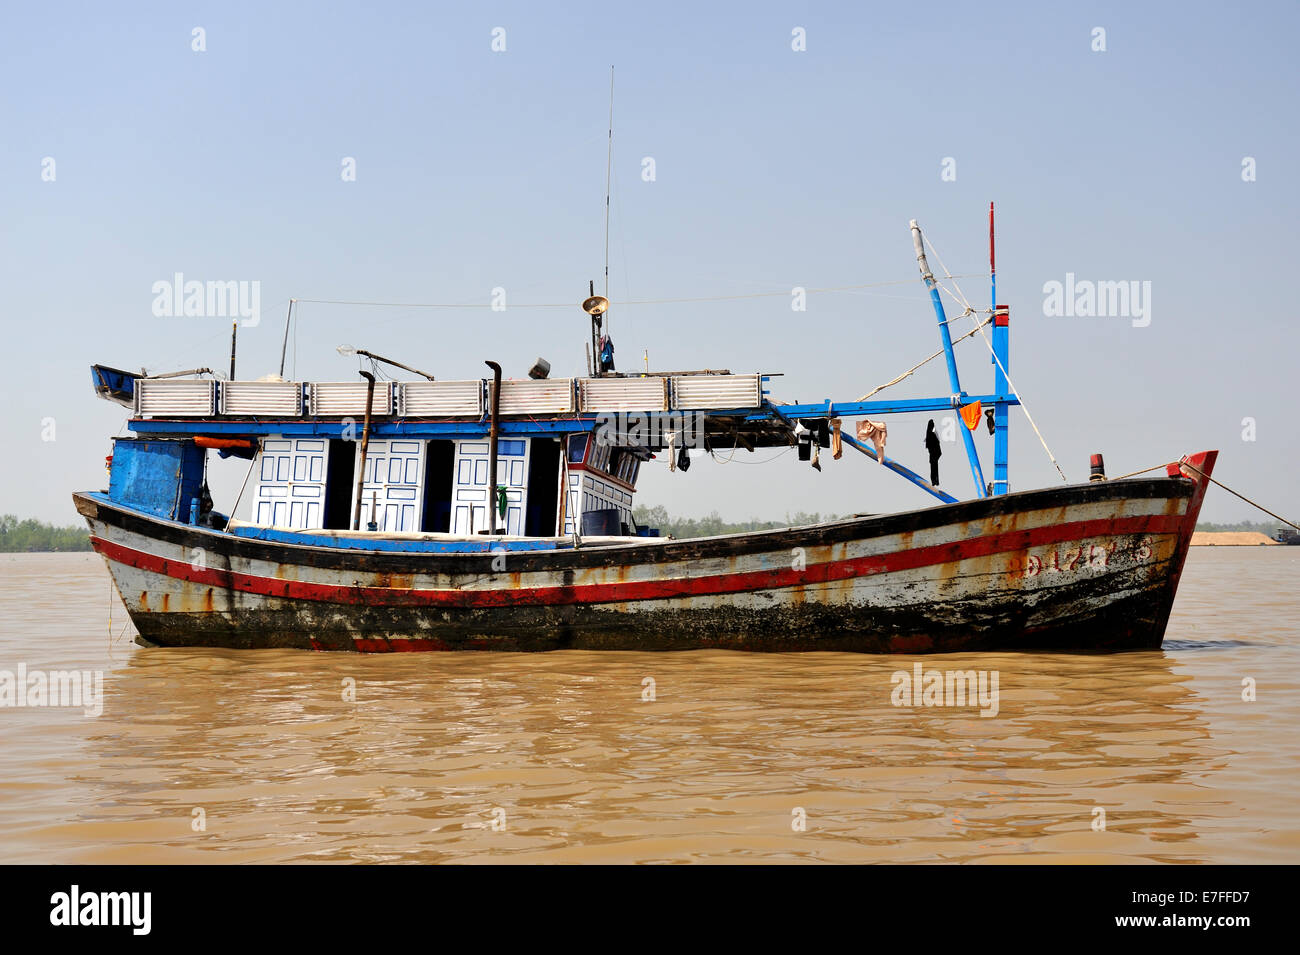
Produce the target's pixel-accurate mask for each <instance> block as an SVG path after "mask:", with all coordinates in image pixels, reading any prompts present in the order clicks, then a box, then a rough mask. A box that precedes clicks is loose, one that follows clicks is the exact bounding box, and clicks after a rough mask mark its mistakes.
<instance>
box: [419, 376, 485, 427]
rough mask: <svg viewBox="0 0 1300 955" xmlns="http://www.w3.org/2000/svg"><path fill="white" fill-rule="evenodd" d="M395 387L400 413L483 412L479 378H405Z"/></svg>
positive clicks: (445, 414)
mask: <svg viewBox="0 0 1300 955" xmlns="http://www.w3.org/2000/svg"><path fill="white" fill-rule="evenodd" d="M398 388H399V394H400V400H399V405H398V406H399V407H400V408H401V412H402V414H404V415H413V416H417V417H421V416H427V417H432V418H440V417H457V416H470V417H475V418H477V417H478V416H479V415H481V414H482V413H483V382H482V380H480V379H475V380H473V381H405V382H402V383H401V384H400V385H398ZM503 397H504V395H503Z"/></svg>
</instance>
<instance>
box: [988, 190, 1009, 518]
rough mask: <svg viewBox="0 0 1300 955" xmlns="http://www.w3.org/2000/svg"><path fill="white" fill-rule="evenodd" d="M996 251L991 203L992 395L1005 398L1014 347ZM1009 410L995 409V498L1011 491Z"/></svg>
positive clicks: (1000, 406)
mask: <svg viewBox="0 0 1300 955" xmlns="http://www.w3.org/2000/svg"><path fill="white" fill-rule="evenodd" d="M993 249H994V238H993V203H991V202H990V203H989V284H990V286H991V297H992V301H993V358H992V359H991V361H992V362H993V393H994V394H995V395H1005V394H1006V393H1007V391H1008V389H1009V388H1010V387H1011V385H1010V383H1009V382H1008V381H1007V375H1006V373H1007V372H1008V371H1010V370H1011V369H1010V368H1009V367H1008V362H1009V361H1010V358H1009V355H1010V345H1011V324H1010V322H1011V310H1010V309H1009V308H1008V307H1007V306H1005V305H1002V306H999V305H998V272H997V260H996V259H995V258H994V254H993ZM1010 410H1011V409H1010V408H1008V407H1007V405H1006V403H1005V402H1002V401H999V402H998V403H997V404H995V405H994V406H993V493H994V494H996V495H1002V494H1006V493H1007V492H1008V491H1010V490H1011V485H1010V464H1011V461H1010V449H1009V447H1008V438H1009V436H1010V434H1009V429H1008V425H1009V423H1010Z"/></svg>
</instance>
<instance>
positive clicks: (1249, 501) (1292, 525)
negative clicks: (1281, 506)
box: [1181, 461, 1300, 531]
mask: <svg viewBox="0 0 1300 955" xmlns="http://www.w3.org/2000/svg"><path fill="white" fill-rule="evenodd" d="M1181 466H1182V467H1185V468H1191V469H1192V470H1193V471H1195V472H1196V473H1197V474H1199V475H1200V476H1201V477H1203V478H1205V480H1207V481H1209V482H1210V483H1211V484H1217V485H1218V486H1219V487H1221V488H1223V489H1224V490H1225V491H1227V492H1228V493H1229V494H1231V495H1232V496H1233V497H1239V498H1241V499H1242V500H1243V501H1245V502H1246V503H1247V504H1249V505H1250V506H1251V507H1255V508H1258V509H1259V510H1261V511H1263V512H1264V513H1265V514H1267V515H1268V516H1269V517H1274V518H1277V519H1278V520H1279V521H1281V522H1282V523H1283V524H1286V525H1287V526H1288V527H1294V528H1295V529H1296V530H1298V531H1300V524H1292V523H1291V522H1290V521H1288V520H1287V519H1286V518H1285V517H1283V516H1282V515H1280V514H1274V513H1273V512H1272V511H1270V510H1269V509H1268V508H1267V507H1265V506H1264V505H1263V504H1258V503H1256V502H1255V501H1252V500H1251V499H1250V498H1248V497H1246V495H1244V494H1238V493H1237V492H1236V491H1234V490H1233V489H1232V488H1230V487H1228V485H1226V484H1224V483H1223V482H1222V481H1216V480H1215V479H1214V478H1212V477H1210V476H1209V475H1208V474H1206V473H1205V472H1204V471H1202V470H1201V469H1200V468H1198V467H1197V466H1196V465H1195V464H1188V463H1187V462H1186V461H1184V462H1182V464H1181Z"/></svg>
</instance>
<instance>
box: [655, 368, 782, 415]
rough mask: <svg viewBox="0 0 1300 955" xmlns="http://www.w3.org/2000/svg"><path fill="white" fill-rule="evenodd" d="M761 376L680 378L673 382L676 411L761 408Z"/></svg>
mask: <svg viewBox="0 0 1300 955" xmlns="http://www.w3.org/2000/svg"><path fill="white" fill-rule="evenodd" d="M761 389H762V384H761V381H760V376H759V375H680V376H678V377H676V378H674V379H673V408H674V409H675V410H682V409H688V408H691V409H708V408H757V407H758V406H759V405H761V404H762V393H761Z"/></svg>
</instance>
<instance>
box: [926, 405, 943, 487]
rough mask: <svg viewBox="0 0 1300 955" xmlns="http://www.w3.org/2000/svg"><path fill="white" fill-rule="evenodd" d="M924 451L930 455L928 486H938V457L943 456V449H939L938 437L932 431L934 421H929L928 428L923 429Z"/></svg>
mask: <svg viewBox="0 0 1300 955" xmlns="http://www.w3.org/2000/svg"><path fill="white" fill-rule="evenodd" d="M925 450H926V451H927V452H928V453H929V455H930V486H931V487H938V486H939V456H940V455H941V454H943V449H942V448H941V447H939V436H938V435H937V434H935V431H934V419H933V418H931V419H930V424H929V426H928V427H927V428H926V429H925Z"/></svg>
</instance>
